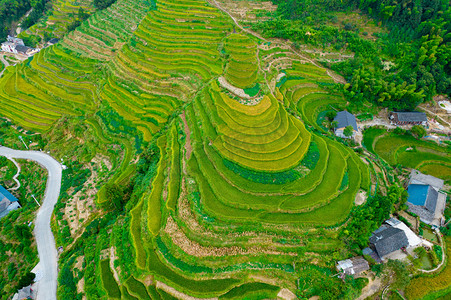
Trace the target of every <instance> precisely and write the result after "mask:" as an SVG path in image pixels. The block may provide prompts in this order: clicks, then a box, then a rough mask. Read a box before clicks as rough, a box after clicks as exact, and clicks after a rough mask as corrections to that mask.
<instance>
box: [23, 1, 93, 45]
mask: <svg viewBox="0 0 451 300" xmlns="http://www.w3.org/2000/svg"><path fill="white" fill-rule="evenodd" d="M51 3H52V9H51V10H50V15H49V16H48V17H47V18H44V19H42V20H40V21H39V22H38V23H36V24H34V25H33V26H31V27H30V28H28V29H27V30H25V31H23V32H21V33H20V35H19V37H30V36H36V37H38V40H40V39H41V37H44V36H45V35H47V36H50V37H62V36H63V35H64V34H65V33H66V32H67V25H68V24H70V23H72V22H73V21H74V20H75V19H76V18H77V17H78V13H79V11H80V9H82V10H83V11H84V12H85V13H87V14H91V13H93V12H94V10H95V9H94V5H93V1H92V0H78V1H71V0H55V1H52V2H51Z"/></svg>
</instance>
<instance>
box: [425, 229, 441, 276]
mask: <svg viewBox="0 0 451 300" xmlns="http://www.w3.org/2000/svg"><path fill="white" fill-rule="evenodd" d="M435 233H436V234H437V236H438V238H439V239H440V246H441V247H442V261H441V262H440V264H439V265H438V266H437V267H435V268H434V269H432V270H423V269H418V271H420V272H423V273H433V272H435V271H437V270H439V269H440V268H441V267H442V266H443V264H444V263H445V260H446V256H445V253H446V251H445V250H446V249H445V244H444V243H443V238H442V235H441V234H440V230H439V229H436V230H435Z"/></svg>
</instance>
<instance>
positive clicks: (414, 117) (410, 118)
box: [396, 111, 428, 122]
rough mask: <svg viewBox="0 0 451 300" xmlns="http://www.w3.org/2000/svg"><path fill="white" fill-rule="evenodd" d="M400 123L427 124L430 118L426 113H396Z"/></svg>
mask: <svg viewBox="0 0 451 300" xmlns="http://www.w3.org/2000/svg"><path fill="white" fill-rule="evenodd" d="M396 114H397V115H398V121H399V122H427V120H428V118H427V116H426V114H425V113H424V112H417V111H414V112H396Z"/></svg>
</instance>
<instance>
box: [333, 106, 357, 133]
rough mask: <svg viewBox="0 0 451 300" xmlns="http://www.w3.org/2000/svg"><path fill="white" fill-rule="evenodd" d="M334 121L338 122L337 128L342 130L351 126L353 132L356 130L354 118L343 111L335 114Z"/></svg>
mask: <svg viewBox="0 0 451 300" xmlns="http://www.w3.org/2000/svg"><path fill="white" fill-rule="evenodd" d="M334 121H337V122H338V126H337V128H343V127H346V126H352V128H354V130H355V131H357V130H358V127H357V122H356V120H355V116H354V115H353V114H351V113H349V112H347V111H345V110H343V111H340V112H338V113H337V116H336V117H335V119H334Z"/></svg>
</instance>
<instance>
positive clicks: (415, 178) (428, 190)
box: [407, 170, 446, 227]
mask: <svg viewBox="0 0 451 300" xmlns="http://www.w3.org/2000/svg"><path fill="white" fill-rule="evenodd" d="M444 183H445V182H444V181H443V180H441V179H439V178H436V177H434V176H430V175H425V174H422V173H420V172H419V171H417V170H412V172H411V173H410V179H409V185H408V187H407V192H408V193H409V198H408V199H407V206H408V207H409V211H410V212H412V213H414V214H416V215H418V216H419V217H420V220H421V221H422V222H424V223H426V224H429V225H434V226H437V227H438V226H441V225H442V223H443V221H444V218H443V213H444V211H445V205H446V194H444V193H443V192H441V191H440V190H441V189H442V188H443V185H444Z"/></svg>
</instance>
